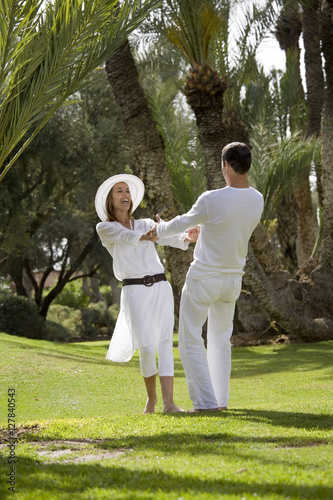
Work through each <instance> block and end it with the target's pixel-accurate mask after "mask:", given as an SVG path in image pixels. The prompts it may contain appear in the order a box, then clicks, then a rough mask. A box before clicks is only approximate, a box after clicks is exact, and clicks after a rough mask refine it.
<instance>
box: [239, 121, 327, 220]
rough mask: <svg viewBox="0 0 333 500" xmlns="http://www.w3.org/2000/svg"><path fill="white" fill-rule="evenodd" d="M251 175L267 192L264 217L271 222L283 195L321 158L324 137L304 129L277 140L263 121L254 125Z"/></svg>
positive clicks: (299, 182) (262, 190)
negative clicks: (307, 133)
mask: <svg viewBox="0 0 333 500" xmlns="http://www.w3.org/2000/svg"><path fill="white" fill-rule="evenodd" d="M251 146H252V166H251V170H250V175H249V179H250V180H251V182H252V184H253V185H254V187H256V188H257V189H258V190H259V191H260V192H261V193H262V194H263V196H264V200H265V204H264V211H263V215H262V221H263V223H264V224H265V225H266V226H267V225H269V223H270V220H271V219H272V218H274V210H275V207H276V206H277V204H278V203H279V201H280V200H281V198H282V197H283V196H284V195H285V194H286V193H288V192H290V191H291V190H292V188H293V186H294V185H295V184H296V183H297V184H298V185H300V184H301V183H302V182H303V179H304V172H305V173H307V171H308V167H309V165H311V164H314V163H316V162H317V161H318V160H319V158H320V141H319V140H318V139H316V138H309V139H303V138H302V136H301V134H300V133H294V134H292V135H291V136H289V137H287V138H285V139H282V140H276V139H275V138H274V136H272V134H271V133H270V132H269V130H267V129H266V128H265V127H264V125H263V123H258V124H257V126H254V127H253V130H252V136H251Z"/></svg>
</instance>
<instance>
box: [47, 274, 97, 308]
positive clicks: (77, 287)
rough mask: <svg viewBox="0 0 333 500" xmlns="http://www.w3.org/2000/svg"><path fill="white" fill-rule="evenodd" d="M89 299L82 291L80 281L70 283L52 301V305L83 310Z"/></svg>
mask: <svg viewBox="0 0 333 500" xmlns="http://www.w3.org/2000/svg"><path fill="white" fill-rule="evenodd" d="M88 302H89V297H88V296H87V295H86V294H85V293H84V291H83V290H82V280H75V281H70V282H69V283H67V285H65V287H64V288H63V290H62V291H61V292H60V293H59V295H57V297H56V298H55V299H54V301H53V304H59V305H61V306H67V307H72V308H73V309H83V308H84V307H86V306H87V305H88Z"/></svg>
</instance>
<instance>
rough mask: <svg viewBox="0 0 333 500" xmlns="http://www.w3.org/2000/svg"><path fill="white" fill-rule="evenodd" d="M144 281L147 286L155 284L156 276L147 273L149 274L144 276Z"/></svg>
mask: <svg viewBox="0 0 333 500" xmlns="http://www.w3.org/2000/svg"><path fill="white" fill-rule="evenodd" d="M142 283H143V284H144V285H145V286H153V284H154V283H155V279H154V276H150V275H149V274H147V276H144V277H143V278H142Z"/></svg>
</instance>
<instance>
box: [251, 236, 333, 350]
mask: <svg viewBox="0 0 333 500" xmlns="http://www.w3.org/2000/svg"><path fill="white" fill-rule="evenodd" d="M243 279H244V283H245V285H246V286H247V287H248V288H249V289H250V291H251V292H252V293H253V295H254V297H255V298H256V300H257V301H258V303H259V305H260V306H261V307H262V309H263V310H264V311H265V312H266V313H267V314H268V315H269V316H270V317H271V318H272V319H274V320H275V321H276V322H277V323H278V324H279V325H280V326H282V328H284V329H285V330H286V331H287V332H288V333H289V334H294V335H296V336H297V338H298V339H299V338H302V339H303V340H304V341H310V342H315V341H320V340H326V339H331V338H332V336H333V321H331V320H330V319H327V318H318V319H312V318H307V317H306V316H304V315H303V314H302V312H301V311H298V310H297V309H296V308H295V307H291V306H290V305H288V304H287V302H286V300H285V293H286V292H285V290H283V291H282V293H281V292H279V291H276V290H275V289H274V287H273V285H272V283H271V282H270V280H269V279H268V278H267V276H266V274H265V273H264V271H263V269H262V267H261V266H260V264H259V262H258V261H257V259H256V258H255V255H254V253H253V250H252V248H251V246H249V253H248V257H247V263H246V266H245V274H244V278H243Z"/></svg>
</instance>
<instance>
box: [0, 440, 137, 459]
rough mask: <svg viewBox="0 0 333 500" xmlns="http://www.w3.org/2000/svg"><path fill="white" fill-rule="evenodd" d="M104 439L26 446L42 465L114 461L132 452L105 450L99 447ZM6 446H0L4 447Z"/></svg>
mask: <svg viewBox="0 0 333 500" xmlns="http://www.w3.org/2000/svg"><path fill="white" fill-rule="evenodd" d="M105 442H107V440H105V439H98V440H97V439H73V440H54V441H29V442H25V444H26V445H28V447H29V448H30V450H32V451H33V452H34V453H36V455H37V457H38V458H40V459H41V460H42V461H43V462H44V463H54V462H57V463H61V464H69V463H71V464H73V463H82V462H91V461H100V460H106V459H114V458H117V457H119V456H120V455H123V454H125V453H128V452H131V451H133V448H115V449H113V450H105V449H102V448H101V447H99V446H98V445H101V444H102V443H105ZM5 446H6V444H3V445H1V446H0V448H3V447H5Z"/></svg>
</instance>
